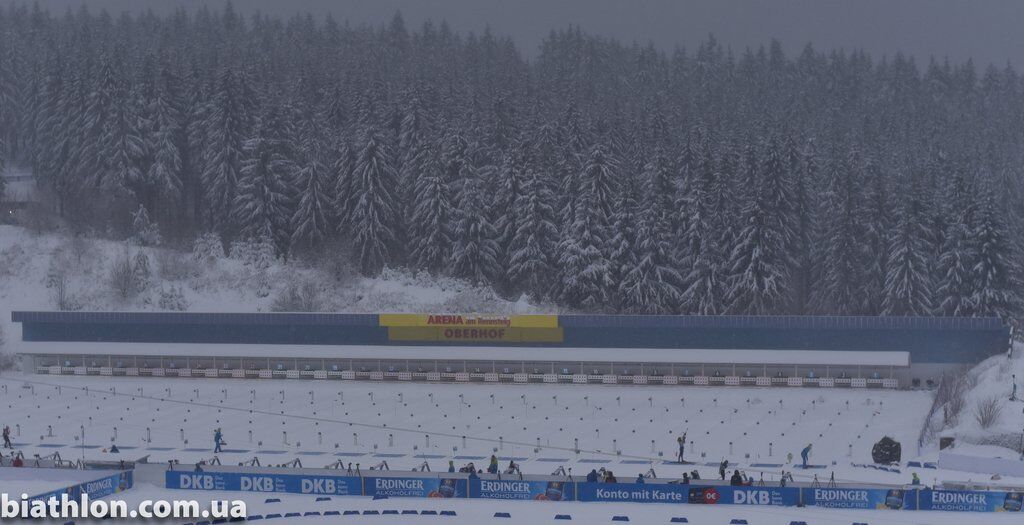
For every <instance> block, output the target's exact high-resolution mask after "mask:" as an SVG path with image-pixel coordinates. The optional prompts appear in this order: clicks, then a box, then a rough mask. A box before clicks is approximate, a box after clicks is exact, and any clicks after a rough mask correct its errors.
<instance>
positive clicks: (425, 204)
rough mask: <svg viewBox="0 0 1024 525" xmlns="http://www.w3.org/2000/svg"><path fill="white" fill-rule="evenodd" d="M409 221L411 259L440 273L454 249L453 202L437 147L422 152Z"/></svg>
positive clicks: (417, 162) (416, 263) (446, 173)
mask: <svg viewBox="0 0 1024 525" xmlns="http://www.w3.org/2000/svg"><path fill="white" fill-rule="evenodd" d="M421 153H422V155H424V158H421V159H417V161H416V164H417V165H418V166H419V172H418V173H417V175H416V180H415V183H416V186H415V192H414V195H413V203H412V204H413V215H412V221H411V222H410V230H409V243H410V245H411V253H410V261H411V262H412V263H413V264H414V265H415V266H416V267H419V268H423V269H425V270H427V271H429V272H431V273H435V274H436V273H439V272H440V271H441V270H442V269H444V268H445V266H446V264H447V263H448V260H449V257H450V254H451V250H452V221H453V217H452V215H453V214H452V204H451V200H450V195H451V188H450V186H449V183H448V180H449V178H448V171H447V169H446V168H445V166H444V164H443V163H442V160H441V159H440V158H438V155H437V152H436V150H432V149H424V150H422V151H421Z"/></svg>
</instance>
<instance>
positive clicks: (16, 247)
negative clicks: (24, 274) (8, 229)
mask: <svg viewBox="0 0 1024 525" xmlns="http://www.w3.org/2000/svg"><path fill="white" fill-rule="evenodd" d="M30 263H31V259H30V258H29V256H28V253H26V252H25V248H24V247H22V245H21V244H13V245H11V246H9V247H7V248H5V249H3V250H0V278H2V277H11V276H13V275H15V274H16V272H17V271H18V270H20V269H21V268H23V267H24V265H27V264H30Z"/></svg>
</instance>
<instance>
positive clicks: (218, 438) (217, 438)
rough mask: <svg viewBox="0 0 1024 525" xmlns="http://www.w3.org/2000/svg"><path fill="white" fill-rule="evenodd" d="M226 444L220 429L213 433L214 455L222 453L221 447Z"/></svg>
mask: <svg viewBox="0 0 1024 525" xmlns="http://www.w3.org/2000/svg"><path fill="white" fill-rule="evenodd" d="M223 444H224V434H222V433H221V431H220V429H219V428H218V429H217V430H214V431H213V453H214V454H218V453H220V451H221V450H220V446H221V445H223Z"/></svg>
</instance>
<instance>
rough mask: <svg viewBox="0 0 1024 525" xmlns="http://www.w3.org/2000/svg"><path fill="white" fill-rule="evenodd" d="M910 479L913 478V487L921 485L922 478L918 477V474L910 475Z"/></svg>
mask: <svg viewBox="0 0 1024 525" xmlns="http://www.w3.org/2000/svg"><path fill="white" fill-rule="evenodd" d="M910 478H911V480H910V484H911V485H920V484H921V477H920V476H918V475H917V472H913V473H911V474H910Z"/></svg>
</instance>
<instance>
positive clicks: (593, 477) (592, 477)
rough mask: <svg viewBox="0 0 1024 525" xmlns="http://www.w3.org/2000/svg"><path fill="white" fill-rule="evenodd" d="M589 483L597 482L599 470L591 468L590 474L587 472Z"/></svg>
mask: <svg viewBox="0 0 1024 525" xmlns="http://www.w3.org/2000/svg"><path fill="white" fill-rule="evenodd" d="M587 483H597V470H595V469H590V474H587Z"/></svg>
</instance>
